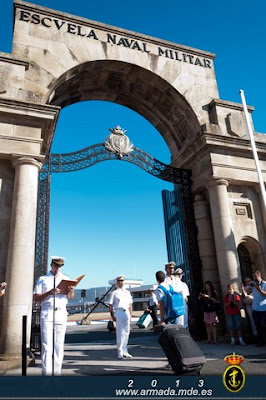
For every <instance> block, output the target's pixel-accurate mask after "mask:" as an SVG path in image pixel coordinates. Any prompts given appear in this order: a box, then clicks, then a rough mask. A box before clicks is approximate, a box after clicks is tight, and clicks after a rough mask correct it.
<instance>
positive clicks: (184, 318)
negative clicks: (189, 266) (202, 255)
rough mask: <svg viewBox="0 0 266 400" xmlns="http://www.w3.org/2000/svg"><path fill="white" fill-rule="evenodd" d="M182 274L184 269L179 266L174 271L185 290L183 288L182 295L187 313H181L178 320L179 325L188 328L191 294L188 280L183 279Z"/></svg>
mask: <svg viewBox="0 0 266 400" xmlns="http://www.w3.org/2000/svg"><path fill="white" fill-rule="evenodd" d="M182 275H183V270H182V268H177V269H176V270H175V272H174V276H175V277H176V278H178V279H180V281H181V283H182V286H183V290H182V295H183V299H184V305H185V313H184V315H181V316H180V318H179V321H178V324H179V325H182V326H183V327H184V328H186V329H187V328H188V296H189V295H190V293H189V288H188V285H187V284H186V282H184V281H182Z"/></svg>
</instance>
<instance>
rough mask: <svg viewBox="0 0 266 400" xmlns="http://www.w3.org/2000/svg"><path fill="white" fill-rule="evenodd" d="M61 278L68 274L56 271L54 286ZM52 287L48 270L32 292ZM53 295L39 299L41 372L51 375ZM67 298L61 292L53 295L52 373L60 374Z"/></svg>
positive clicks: (44, 290) (52, 276) (43, 290)
mask: <svg viewBox="0 0 266 400" xmlns="http://www.w3.org/2000/svg"><path fill="white" fill-rule="evenodd" d="M62 279H69V277H68V276H66V275H64V274H62V273H61V272H58V274H57V276H56V278H55V287H57V285H58V284H59V283H60V282H61V280H62ZM53 288H54V275H53V274H52V273H51V271H50V272H48V273H47V274H46V275H44V276H41V277H40V278H39V280H38V281H37V282H36V285H35V288H34V291H33V293H34V294H43V293H45V292H48V291H49V290H51V289H53ZM53 298H54V296H53V295H51V296H47V297H45V299H44V300H43V301H41V321H40V325H41V339H42V352H41V358H42V374H43V375H52V353H53V301H54V299H53ZM67 302H68V298H67V296H66V295H63V294H56V295H55V320H54V326H55V340H54V374H55V375H61V368H62V363H63V357H64V342H65V333H66V323H67V309H66V305H67Z"/></svg>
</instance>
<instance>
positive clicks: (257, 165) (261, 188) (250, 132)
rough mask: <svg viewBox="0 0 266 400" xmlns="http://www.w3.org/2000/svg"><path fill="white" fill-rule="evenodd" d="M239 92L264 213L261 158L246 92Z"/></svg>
mask: <svg viewBox="0 0 266 400" xmlns="http://www.w3.org/2000/svg"><path fill="white" fill-rule="evenodd" d="M239 92H240V96H241V100H242V104H243V109H244V114H245V118H246V123H247V128H248V134H249V138H250V142H251V147H252V152H253V157H254V160H255V164H256V170H257V174H258V178H259V184H260V190H261V195H262V199H263V204H264V211H266V191H265V185H264V180H263V176H262V172H261V168H260V162H259V158H258V153H257V149H256V144H255V140H254V136H253V129H252V127H251V123H250V118H249V114H248V109H247V104H246V99H245V94H244V91H243V90H240V91H239Z"/></svg>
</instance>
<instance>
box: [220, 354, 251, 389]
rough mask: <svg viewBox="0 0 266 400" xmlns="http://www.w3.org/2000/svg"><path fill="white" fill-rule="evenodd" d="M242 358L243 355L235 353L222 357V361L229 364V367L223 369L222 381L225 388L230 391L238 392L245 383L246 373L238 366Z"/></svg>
mask: <svg viewBox="0 0 266 400" xmlns="http://www.w3.org/2000/svg"><path fill="white" fill-rule="evenodd" d="M243 360H244V357H243V356H240V355H237V354H235V353H233V354H230V355H228V356H226V357H225V358H224V361H226V362H227V363H228V364H229V367H227V368H226V370H225V371H224V374H223V383H224V385H225V387H226V389H227V390H229V391H230V392H234V393H235V392H239V391H240V390H241V389H242V388H243V386H244V384H245V380H246V375H245V372H244V371H243V369H242V368H241V367H240V366H239V365H240V364H241V363H242V361H243Z"/></svg>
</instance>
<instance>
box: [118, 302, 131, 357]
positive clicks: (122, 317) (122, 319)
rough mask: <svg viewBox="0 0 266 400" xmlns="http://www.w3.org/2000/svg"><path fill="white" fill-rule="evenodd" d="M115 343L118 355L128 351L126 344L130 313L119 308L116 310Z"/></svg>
mask: <svg viewBox="0 0 266 400" xmlns="http://www.w3.org/2000/svg"><path fill="white" fill-rule="evenodd" d="M115 318H116V344H117V351H118V356H123V354H125V353H128V350H127V344H128V339H129V334H130V314H129V312H128V311H124V310H121V309H118V310H116V313H115Z"/></svg>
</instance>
